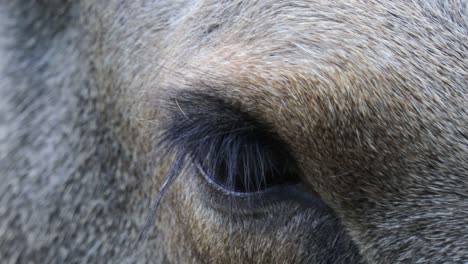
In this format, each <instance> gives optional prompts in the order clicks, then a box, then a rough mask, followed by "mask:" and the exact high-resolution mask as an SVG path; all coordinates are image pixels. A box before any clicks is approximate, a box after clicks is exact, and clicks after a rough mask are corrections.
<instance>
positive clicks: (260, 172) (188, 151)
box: [134, 91, 296, 249]
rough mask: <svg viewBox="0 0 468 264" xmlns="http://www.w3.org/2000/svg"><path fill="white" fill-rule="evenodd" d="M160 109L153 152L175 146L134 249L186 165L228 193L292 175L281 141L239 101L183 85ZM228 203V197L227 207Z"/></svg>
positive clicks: (261, 187) (248, 191) (258, 187)
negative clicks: (185, 87) (161, 116)
mask: <svg viewBox="0 0 468 264" xmlns="http://www.w3.org/2000/svg"><path fill="white" fill-rule="evenodd" d="M163 112H164V117H163V118H162V119H163V121H162V125H161V127H160V128H159V129H160V131H162V132H161V134H160V137H159V140H158V142H157V143H156V149H157V151H156V152H158V153H169V152H170V153H172V152H173V153H174V155H175V158H174V159H173V162H172V166H171V167H170V169H169V171H168V175H167V178H166V180H165V182H164V184H163V186H162V187H161V190H160V192H159V193H158V196H157V197H156V199H155V200H154V201H153V203H152V205H151V209H150V210H151V211H150V213H149V215H148V217H147V220H146V223H145V225H144V226H143V228H142V229H141V231H140V234H139V236H138V239H137V241H136V243H135V247H134V249H135V248H136V244H138V243H139V242H141V241H145V240H146V239H147V237H148V233H149V229H150V227H151V226H152V225H153V223H154V221H155V220H156V212H157V209H158V206H159V204H160V202H161V199H162V198H163V196H164V194H165V193H166V192H167V190H168V189H169V187H170V186H171V184H172V183H173V182H174V181H175V180H176V178H177V177H178V175H179V174H181V171H182V170H183V169H184V167H185V166H191V167H192V168H194V169H198V171H199V172H200V173H201V174H202V175H203V176H205V178H206V179H207V180H208V181H209V182H211V183H213V184H214V185H216V186H218V189H220V190H221V191H222V192H224V194H226V195H248V194H255V193H257V192H261V191H262V190H264V189H266V188H268V187H270V186H274V185H277V184H280V183H285V182H291V183H292V182H295V181H296V178H295V176H296V173H295V166H294V163H293V162H291V158H290V155H289V151H288V150H287V148H286V147H285V145H284V144H283V143H282V142H281V141H280V140H279V139H278V137H277V136H276V135H274V134H273V133H272V132H271V130H270V129H269V127H268V126H267V125H265V124H262V123H260V122H258V121H257V120H256V119H255V118H253V117H252V116H250V115H249V114H247V113H245V112H244V111H242V110H241V108H240V106H238V105H233V104H232V103H228V102H226V101H224V100H223V99H221V98H219V97H216V96H212V95H208V94H206V93H203V92H196V91H185V92H183V93H179V94H172V96H170V97H169V98H168V99H167V100H165V103H164V108H163ZM163 158H164V157H162V156H159V157H158V159H159V160H160V161H161V159H163ZM160 161H156V162H160ZM232 206H233V203H232V202H231V199H229V210H231V207H232ZM234 206H235V205H234Z"/></svg>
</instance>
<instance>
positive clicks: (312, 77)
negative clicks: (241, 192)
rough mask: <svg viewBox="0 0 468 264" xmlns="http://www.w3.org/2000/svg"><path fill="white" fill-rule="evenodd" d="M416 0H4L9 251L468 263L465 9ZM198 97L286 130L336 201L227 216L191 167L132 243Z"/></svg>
mask: <svg viewBox="0 0 468 264" xmlns="http://www.w3.org/2000/svg"><path fill="white" fill-rule="evenodd" d="M421 2H423V1H421ZM421 2H412V1H362V2H361V1H329V2H328V1H313V0H291V1H273V0H252V1H237V0H231V1H219V0H216V1H215V0H206V1H203V0H200V1H194V0H192V1H189V0H171V1H169V0H157V1H147V0H139V1H120V0H112V1H91V0H80V1H66V0H62V1H59V0H49V1H41V2H40V3H39V1H29V0H22V1H20V0H13V1H6V0H3V1H2V2H1V3H0V31H1V35H0V57H1V59H0V113H1V114H0V181H1V183H0V259H1V260H2V261H1V262H2V263H15V262H16V263H27V262H33V263H78V262H79V263H166V262H169V263H463V262H467V261H468V220H467V219H468V175H467V171H468V156H467V145H468V143H467V133H468V131H467V130H468V129H467V121H468V114H467V109H468V107H467V100H466V99H467V89H468V88H467V87H468V62H467V52H468V46H467V45H468V37H467V36H468V25H467V21H468V9H467V4H466V1H464V0H460V1H457V0H453V1H424V3H421ZM194 90H196V91H204V92H207V93H210V94H214V95H216V96H218V97H221V98H224V99H225V100H227V101H229V102H238V104H239V105H240V107H241V108H242V109H243V111H246V112H249V113H251V115H254V116H255V117H256V118H258V119H259V120H262V121H263V122H267V123H269V124H272V125H271V129H273V130H275V133H277V134H278V135H279V137H281V139H282V140H283V141H284V142H285V144H287V145H288V146H289V147H290V149H291V150H292V153H291V156H293V157H294V160H296V161H297V164H298V167H299V169H300V172H301V173H300V177H301V181H302V182H303V183H304V184H306V186H307V188H308V189H307V190H309V191H310V193H314V194H315V195H316V196H317V197H320V200H321V201H322V202H323V204H325V205H326V208H327V209H326V210H323V209H320V208H317V207H314V206H310V205H303V204H300V203H297V202H295V201H294V200H284V201H281V200H278V201H277V202H275V203H272V204H269V205H265V206H264V207H261V208H256V209H252V210H253V211H255V212H253V213H252V212H251V213H243V212H240V211H239V212H237V211H235V210H231V211H230V212H228V211H227V210H222V209H220V207H223V204H222V202H219V201H221V198H220V199H213V198H212V197H216V196H215V194H213V193H214V192H215V191H214V190H213V189H211V188H210V187H209V186H208V185H207V183H206V181H204V180H203V178H201V177H199V175H198V174H197V173H196V172H195V171H194V170H193V169H190V166H188V167H187V169H185V170H183V171H182V172H180V175H178V178H177V179H178V180H176V181H175V182H174V183H173V184H172V185H171V187H170V188H169V190H168V192H167V193H166V195H165V196H164V199H163V200H162V202H161V204H160V206H159V208H158V210H157V214H156V219H155V221H154V222H153V221H150V228H149V229H148V231H147V232H148V233H147V234H146V235H144V236H143V237H144V239H143V240H142V241H140V242H136V241H137V237H138V235H139V232H140V231H141V230H142V228H143V227H144V226H145V222H146V220H147V217H148V215H150V214H151V212H152V211H154V210H151V209H150V204H151V201H153V200H154V199H155V197H156V196H157V194H158V192H159V189H160V188H161V186H162V184H163V182H164V180H165V177H166V175H167V170H168V166H169V165H170V164H171V162H172V158H171V157H172V155H171V151H170V150H161V149H157V150H155V149H154V148H153V146H154V144H155V142H156V141H157V140H158V135H159V134H160V132H161V131H160V130H161V126H160V124H161V120H162V118H163V117H164V116H165V115H164V113H165V107H164V106H165V104H166V103H167V101H166V100H165V99H164V98H166V96H165V95H166V94H167V93H168V91H171V93H172V92H174V91H179V92H180V94H183V93H184V91H194ZM181 110H183V109H181ZM157 155H158V156H162V157H163V158H162V159H159V160H158V159H155V157H156V156H157ZM155 161H157V162H155ZM224 199H226V197H224ZM218 200H219V201H218ZM224 205H225V204H224Z"/></svg>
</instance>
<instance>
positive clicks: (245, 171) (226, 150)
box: [195, 128, 297, 193]
mask: <svg viewBox="0 0 468 264" xmlns="http://www.w3.org/2000/svg"><path fill="white" fill-rule="evenodd" d="M234 130H235V129H234ZM212 140H213V141H214V142H213V143H211V144H212V146H211V149H210V150H209V152H212V153H207V154H208V155H206V157H205V158H203V157H195V160H196V161H195V162H196V163H197V167H198V169H199V170H200V171H201V173H202V174H203V175H204V176H205V177H206V178H207V179H208V181H209V182H211V183H212V184H216V185H217V187H221V188H222V189H224V190H226V191H228V192H238V193H256V192H260V191H264V190H266V189H268V188H271V187H274V186H278V185H283V184H290V183H293V182H295V181H296V180H297V179H296V174H295V173H294V169H293V166H292V164H291V162H290V161H289V158H288V157H287V154H286V153H287V150H286V149H282V148H281V145H282V144H280V143H278V142H274V140H272V139H271V138H270V136H269V135H267V134H265V133H264V132H263V131H258V128H249V129H246V130H245V131H234V132H230V131H226V133H225V134H223V135H220V136H219V138H212Z"/></svg>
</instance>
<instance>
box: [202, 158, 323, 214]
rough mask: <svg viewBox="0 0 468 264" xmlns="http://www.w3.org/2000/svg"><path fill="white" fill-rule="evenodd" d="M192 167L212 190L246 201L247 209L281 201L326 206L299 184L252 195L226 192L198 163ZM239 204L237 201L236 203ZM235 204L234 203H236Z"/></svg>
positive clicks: (310, 205) (319, 206)
mask: <svg viewBox="0 0 468 264" xmlns="http://www.w3.org/2000/svg"><path fill="white" fill-rule="evenodd" d="M194 165H195V167H196V169H197V171H198V172H199V173H200V175H201V176H202V177H203V179H204V180H205V181H206V182H207V183H208V184H209V185H210V186H211V187H212V188H214V189H216V190H217V191H219V192H220V193H222V194H223V195H225V196H229V197H232V198H236V200H246V202H247V204H248V206H249V207H251V206H252V205H253V204H255V205H256V207H259V206H262V205H264V203H268V204H271V203H275V202H281V201H288V200H289V201H294V202H297V203H299V204H301V205H302V206H306V207H313V208H317V209H327V207H326V205H325V204H324V203H323V202H322V201H321V199H320V198H319V197H318V196H317V195H314V194H313V193H311V192H310V191H307V190H305V188H304V187H303V186H302V185H301V184H288V185H283V186H274V187H270V188H268V189H265V190H261V191H257V192H252V193H242V192H235V191H231V190H227V189H226V188H224V187H223V186H221V185H220V184H218V183H217V182H215V181H214V180H213V179H212V178H211V177H210V176H209V175H208V174H207V173H206V171H205V170H204V169H203V167H202V165H201V164H200V163H199V162H194ZM237 202H239V201H237ZM237 202H236V203H237Z"/></svg>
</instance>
